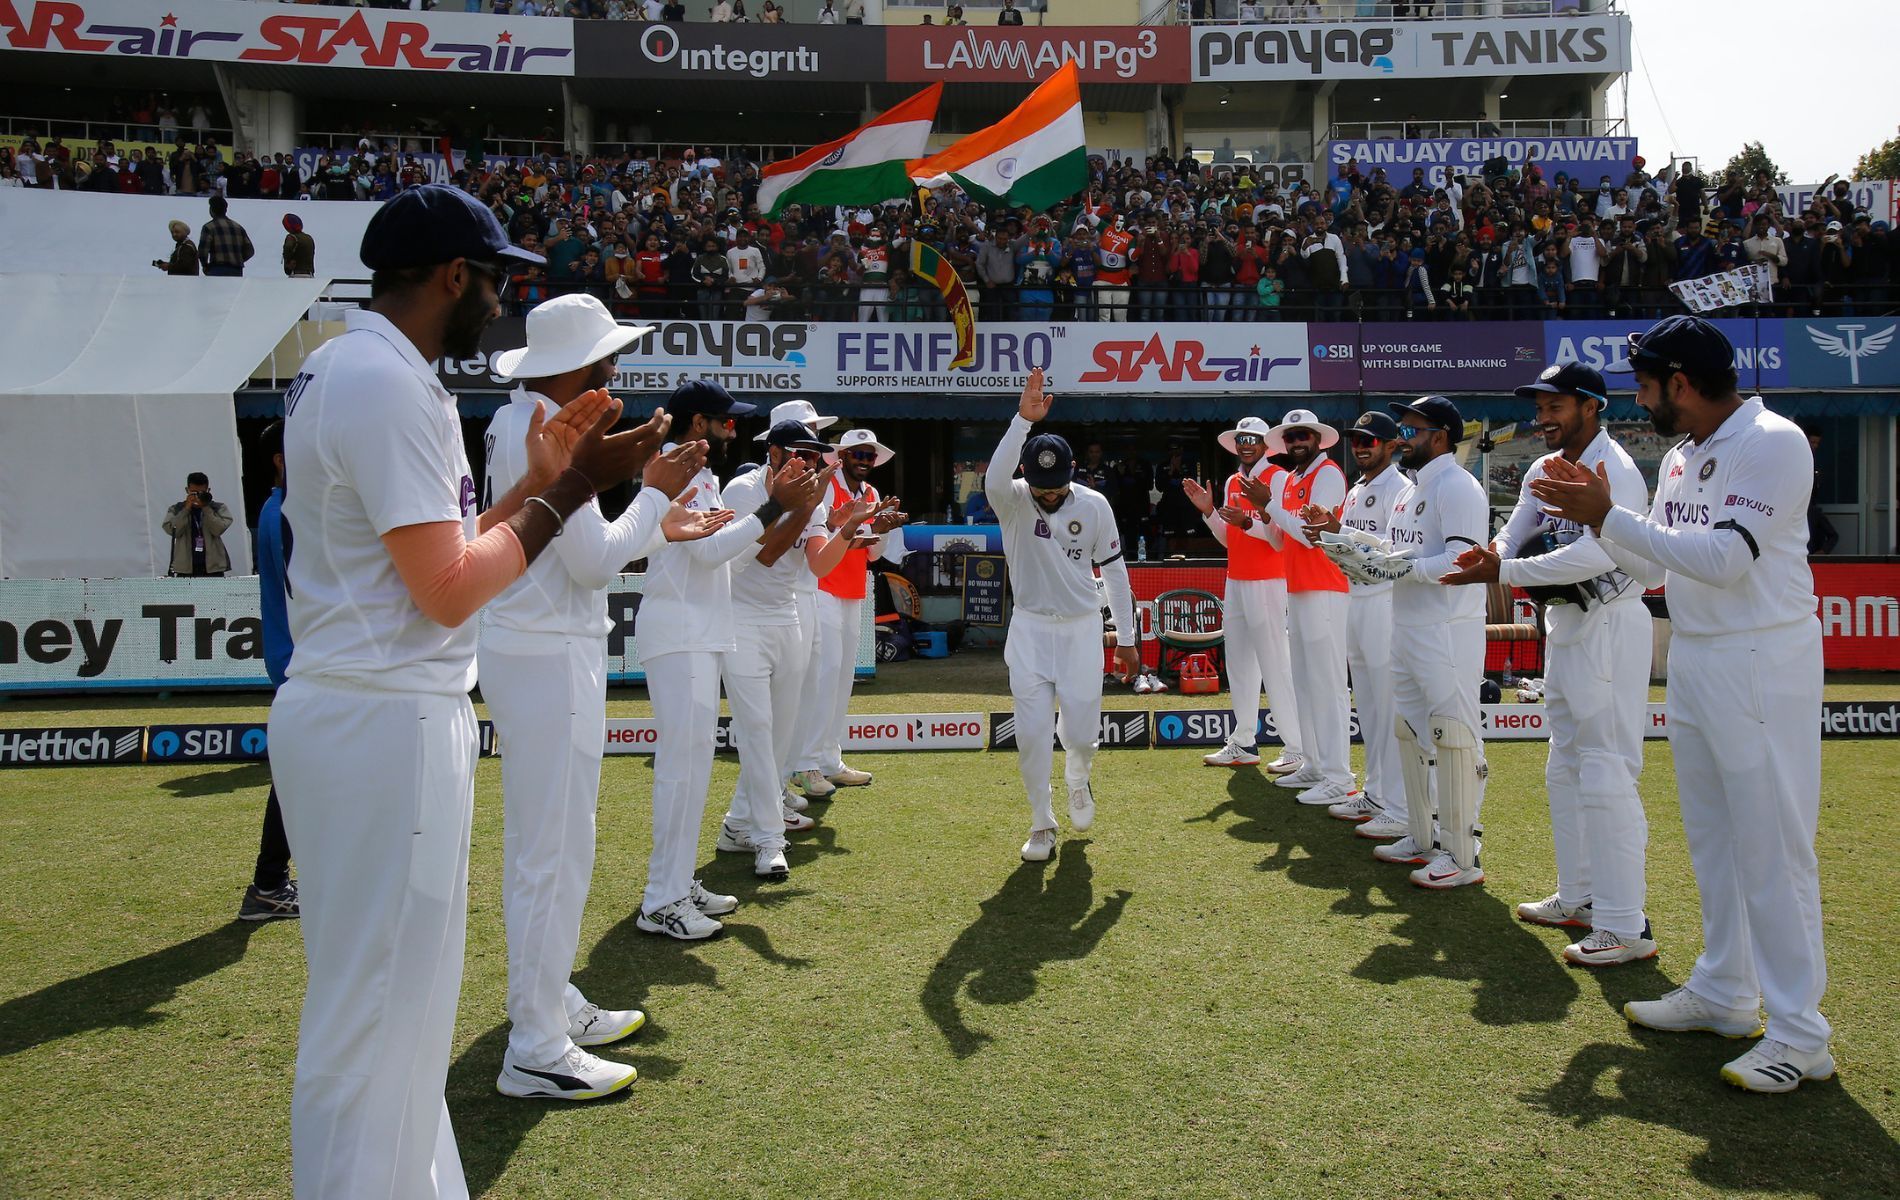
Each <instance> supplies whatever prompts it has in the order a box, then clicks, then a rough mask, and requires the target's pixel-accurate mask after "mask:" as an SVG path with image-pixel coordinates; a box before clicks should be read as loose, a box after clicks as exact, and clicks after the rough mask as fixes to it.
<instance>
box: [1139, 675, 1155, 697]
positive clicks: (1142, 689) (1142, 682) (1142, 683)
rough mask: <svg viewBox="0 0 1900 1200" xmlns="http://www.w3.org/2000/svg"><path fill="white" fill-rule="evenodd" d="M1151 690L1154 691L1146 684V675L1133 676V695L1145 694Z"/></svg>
mask: <svg viewBox="0 0 1900 1200" xmlns="http://www.w3.org/2000/svg"><path fill="white" fill-rule="evenodd" d="M1152 691H1154V688H1152V687H1150V686H1149V685H1148V676H1146V675H1137V676H1135V695H1137V696H1146V695H1147V694H1148V693H1149V692H1152Z"/></svg>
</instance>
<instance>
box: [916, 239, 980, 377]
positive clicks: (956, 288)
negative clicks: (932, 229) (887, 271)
mask: <svg viewBox="0 0 1900 1200" xmlns="http://www.w3.org/2000/svg"><path fill="white" fill-rule="evenodd" d="M910 271H911V274H913V275H915V276H917V278H919V279H928V280H929V281H930V282H931V283H933V284H935V285H936V288H937V292H938V294H939V295H941V296H942V297H943V303H944V307H946V308H948V309H949V310H950V324H951V325H953V326H954V327H955V328H956V331H957V354H956V357H955V358H953V359H951V360H950V366H951V369H953V370H958V369H961V368H963V367H968V366H973V365H975V363H976V312H975V310H974V309H972V308H971V307H970V294H969V292H967V291H965V290H964V287H963V281H962V280H961V279H958V278H957V272H956V269H955V268H954V267H952V266H951V265H950V263H949V262H948V261H947V260H946V259H945V258H944V256H943V255H941V254H939V253H937V248H936V247H935V246H931V245H927V244H926V243H924V242H912V243H911V244H910Z"/></svg>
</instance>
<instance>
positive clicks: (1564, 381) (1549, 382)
mask: <svg viewBox="0 0 1900 1200" xmlns="http://www.w3.org/2000/svg"><path fill="white" fill-rule="evenodd" d="M1608 391H1609V387H1608V385H1606V384H1605V383H1604V382H1603V376H1602V374H1601V373H1599V372H1598V371H1597V370H1596V368H1594V367H1586V366H1584V365H1583V364H1582V363H1580V362H1567V363H1558V364H1557V365H1555V366H1551V367H1545V368H1544V371H1543V374H1541V375H1539V376H1538V377H1537V382H1536V383H1527V384H1525V385H1524V386H1523V387H1521V388H1518V389H1517V395H1518V398H1519V399H1523V400H1535V399H1537V397H1538V396H1539V395H1544V394H1548V395H1555V396H1561V395H1563V394H1565V393H1569V394H1571V395H1574V396H1588V397H1590V399H1592V400H1595V401H1597V402H1598V403H1600V404H1608V403H1609V402H1610V399H1609V397H1608V396H1607V395H1606V394H1605V393H1606V392H1608Z"/></svg>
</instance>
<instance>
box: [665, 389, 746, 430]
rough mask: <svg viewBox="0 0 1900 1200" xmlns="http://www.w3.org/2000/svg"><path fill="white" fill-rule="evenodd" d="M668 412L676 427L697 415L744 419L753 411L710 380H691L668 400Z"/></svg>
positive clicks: (674, 390)
mask: <svg viewBox="0 0 1900 1200" xmlns="http://www.w3.org/2000/svg"><path fill="white" fill-rule="evenodd" d="M666 411H667V412H668V413H669V414H671V415H672V417H673V421H674V424H675V426H680V425H683V424H684V422H685V421H687V420H691V419H692V417H693V414H695V413H705V414H706V415H707V416H709V417H743V416H744V415H746V414H747V413H749V412H751V411H752V405H750V404H747V403H746V402H745V401H743V400H734V399H733V398H732V393H731V392H728V391H727V390H726V389H725V388H723V387H720V386H719V385H718V384H716V383H714V382H713V381H712V380H710V379H689V380H687V381H686V382H685V383H682V384H680V385H679V386H678V387H676V388H674V389H673V394H672V395H671V396H668V397H667V398H666Z"/></svg>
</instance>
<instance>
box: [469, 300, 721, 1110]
mask: <svg viewBox="0 0 1900 1200" xmlns="http://www.w3.org/2000/svg"><path fill="white" fill-rule="evenodd" d="M527 329H528V344H527V345H526V346H525V347H522V348H520V349H516V350H509V351H507V352H505V353H503V354H501V355H499V356H497V358H496V360H495V370H496V372H497V373H498V374H500V375H503V376H506V377H511V378H514V379H517V380H521V381H522V383H521V385H520V386H518V387H517V388H516V389H515V393H514V396H513V397H512V399H511V400H510V402H509V403H508V404H507V405H505V406H503V407H502V409H501V410H500V411H499V412H498V413H496V414H495V418H494V420H493V421H492V422H490V423H489V426H488V434H487V439H486V444H487V451H488V456H487V457H488V470H487V480H486V483H487V486H486V489H485V490H484V492H483V495H484V496H499V495H504V494H506V493H507V491H508V489H510V488H512V487H513V486H514V485H515V483H516V481H517V480H519V479H520V478H521V477H522V476H523V475H525V474H526V473H527V470H528V463H527V457H526V454H525V451H524V449H523V445H524V438H525V435H526V433H527V430H528V426H529V424H530V423H531V422H532V421H533V419H534V416H535V413H536V412H537V411H538V410H540V409H543V408H545V409H546V410H548V411H553V410H556V409H560V408H563V407H565V406H566V405H568V404H571V403H573V402H574V401H576V400H578V399H579V398H580V397H582V396H584V395H586V394H587V393H588V392H591V391H593V390H594V389H596V388H601V387H605V386H606V385H607V384H609V383H611V382H613V378H614V364H615V362H616V360H617V358H618V356H619V354H620V352H621V351H622V350H624V349H626V347H628V346H630V345H632V344H633V343H634V342H635V341H638V340H639V339H640V338H641V337H644V336H645V335H646V334H647V333H649V332H651V330H652V326H629V325H621V324H619V323H618V322H616V321H615V320H614V318H613V315H612V314H611V313H609V312H608V311H607V306H606V305H604V304H602V303H601V302H600V301H599V300H596V299H595V298H594V297H592V296H587V295H572V296H557V297H555V298H554V299H552V300H549V301H547V302H546V303H544V304H542V305H540V306H539V307H537V308H536V309H535V310H534V311H533V312H532V313H530V314H529V315H528V321H527ZM705 459H706V452H705V447H704V446H703V445H702V444H700V443H698V442H691V443H688V444H687V445H685V446H681V447H678V448H677V449H676V450H675V451H674V452H673V453H672V454H670V455H661V456H656V457H654V458H652V459H649V460H648V462H647V464H646V468H645V471H644V479H643V484H644V486H643V487H642V488H641V490H640V493H639V494H638V495H637V496H636V497H634V500H633V503H632V504H631V505H630V506H629V507H628V508H627V510H626V511H625V512H624V513H622V514H621V515H620V516H619V517H618V518H616V519H615V520H613V521H608V520H607V519H606V518H605V517H604V516H603V515H602V514H601V511H600V505H599V502H598V501H595V500H592V499H590V500H589V501H588V502H587V503H585V504H583V505H581V507H580V508H578V509H576V510H575V511H574V512H573V513H572V514H570V515H569V516H568V518H567V525H566V527H565V528H564V529H563V530H562V532H561V534H560V536H559V537H557V538H555V540H554V544H553V547H552V549H551V550H550V551H549V552H548V553H546V554H543V555H542V556H541V557H540V558H539V559H537V560H536V561H535V562H534V563H533V564H531V565H530V566H529V567H528V570H527V573H526V574H525V575H523V576H522V577H521V578H520V579H518V580H516V581H515V582H514V584H513V585H511V586H510V587H509V588H508V590H506V591H504V592H503V593H502V594H501V595H500V596H497V597H496V598H495V599H494V601H492V602H491V603H490V604H489V605H488V608H487V610H486V612H487V616H486V620H485V621H484V622H483V626H482V632H481V641H480V645H479V648H478V650H477V654H476V664H477V666H478V667H479V668H480V677H481V684H482V698H483V699H484V700H485V701H487V703H488V711H489V715H490V716H492V717H493V718H494V721H495V729H496V732H497V733H499V734H500V738H501V748H502V762H501V786H502V799H503V809H502V811H503V834H502V846H503V857H504V862H503V870H502V888H501V901H502V915H503V921H504V924H505V925H506V928H507V935H508V1016H509V1020H510V1021H511V1023H512V1027H511V1028H510V1030H509V1033H508V1049H507V1051H506V1053H505V1054H504V1055H503V1056H502V1067H501V1075H500V1077H499V1078H498V1079H497V1080H496V1085H495V1086H496V1088H497V1089H498V1090H499V1091H500V1092H501V1093H502V1094H503V1095H506V1096H518V1097H546V1098H555V1099H564V1100H584V1099H592V1098H594V1097H596V1096H604V1095H606V1094H608V1093H609V1092H614V1091H618V1090H619V1089H621V1088H623V1087H625V1086H626V1085H628V1084H629V1083H632V1082H633V1079H634V1075H635V1072H634V1069H633V1068H632V1067H630V1066H628V1065H626V1064H625V1063H617V1062H609V1061H607V1060H605V1059H601V1058H598V1057H596V1056H594V1055H593V1054H590V1053H588V1052H587V1051H586V1050H584V1049H582V1048H581V1047H585V1046H604V1045H607V1044H608V1043H611V1042H616V1041H619V1040H620V1039H622V1038H625V1037H628V1036H629V1035H631V1034H633V1033H634V1032H635V1031H637V1030H638V1029H639V1028H640V1027H641V1026H642V1025H644V1024H645V1023H646V1014H645V1013H642V1012H640V1011H639V1010H638V1009H627V1010H615V1009H603V1008H601V1007H599V1006H598V1005H596V1004H593V1003H590V1002H589V1001H588V1000H587V999H586V997H584V996H582V995H581V993H580V991H579V989H577V988H576V987H575V986H574V985H573V984H572V983H570V982H569V981H568V975H569V972H570V971H571V970H572V968H573V965H574V956H575V953H576V951H577V950H578V949H579V946H580V934H581V913H582V910H583V909H584V908H585V907H586V904H587V889H588V885H589V884H590V883H591V881H592V879H593V871H594V810H595V807H596V803H597V801H598V798H599V794H600V759H601V753H602V750H603V749H604V740H605V733H606V721H607V631H608V630H609V629H610V628H611V627H612V626H611V623H610V622H609V620H608V618H607V592H606V588H607V585H608V584H609V583H611V582H613V580H614V577H615V576H616V575H618V574H619V573H620V571H621V569H622V568H623V567H625V566H626V565H627V564H628V563H629V562H631V561H633V560H634V559H638V558H645V557H646V556H647V555H648V554H649V553H651V552H652V551H653V550H654V549H655V548H656V547H657V546H658V545H659V544H660V543H661V541H662V540H663V539H664V538H667V537H673V538H675V539H678V540H687V539H690V538H693V537H703V536H705V535H706V534H710V533H712V532H713V531H714V530H715V529H717V528H719V527H720V526H721V525H723V524H725V523H726V521H727V520H728V519H729V518H730V516H731V514H730V513H694V512H689V511H688V510H687V509H685V508H684V507H674V506H673V498H674V497H675V496H677V495H679V494H680V492H682V491H683V490H684V489H685V488H686V486H687V485H688V484H689V483H691V481H692V479H693V477H694V476H695V475H696V474H698V472H699V468H700V467H701V466H703V465H704V463H705Z"/></svg>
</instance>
